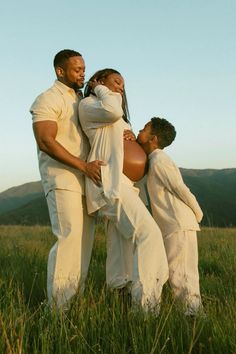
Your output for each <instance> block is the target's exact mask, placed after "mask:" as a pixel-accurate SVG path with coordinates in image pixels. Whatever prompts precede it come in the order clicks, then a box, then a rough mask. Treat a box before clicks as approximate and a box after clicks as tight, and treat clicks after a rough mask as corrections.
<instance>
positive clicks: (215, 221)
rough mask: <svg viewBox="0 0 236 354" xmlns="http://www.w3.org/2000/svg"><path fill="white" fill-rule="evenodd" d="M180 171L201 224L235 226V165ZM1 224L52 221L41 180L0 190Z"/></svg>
mask: <svg viewBox="0 0 236 354" xmlns="http://www.w3.org/2000/svg"><path fill="white" fill-rule="evenodd" d="M180 171H181V174H182V176H183V179H184V181H185V183H186V185H187V186H188V187H189V188H190V190H191V191H192V193H193V194H194V195H195V196H196V198H197V200H198V202H199V204H200V205H201V208H202V209H203V212H204V218H203V221H202V225H205V226H218V227H230V226H236V168H229V169H221V170H215V169H204V170H196V169H185V168H181V169H180ZM0 224H2V225H9V224H11V225H18V224H22V225H34V224H40V225H48V224H50V221H49V215H48V208H47V203H46V199H45V197H44V194H43V188H42V185H41V182H40V181H36V182H29V183H25V184H23V185H20V186H16V187H12V188H10V189H7V190H6V191H4V192H2V193H0Z"/></svg>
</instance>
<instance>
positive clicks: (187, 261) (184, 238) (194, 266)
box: [164, 231, 201, 314]
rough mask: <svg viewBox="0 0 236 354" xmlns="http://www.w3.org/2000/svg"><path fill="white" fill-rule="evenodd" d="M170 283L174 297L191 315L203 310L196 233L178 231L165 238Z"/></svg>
mask: <svg viewBox="0 0 236 354" xmlns="http://www.w3.org/2000/svg"><path fill="white" fill-rule="evenodd" d="M164 244H165V249H166V254H167V259H168V264H169V283H170V286H171V288H172V290H173V293H174V296H175V297H176V298H178V299H180V300H181V301H182V302H183V303H184V305H185V306H186V310H187V311H188V312H189V313H190V314H194V313H196V312H197V311H198V310H199V309H200V308H201V295H200V287H199V273H198V246H197V235H196V231H177V232H174V233H172V234H170V235H168V236H165V237H164Z"/></svg>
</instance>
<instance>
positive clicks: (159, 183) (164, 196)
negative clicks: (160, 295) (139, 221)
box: [147, 149, 203, 314]
mask: <svg viewBox="0 0 236 354" xmlns="http://www.w3.org/2000/svg"><path fill="white" fill-rule="evenodd" d="M147 188H148V193H149V198H150V203H151V210H152V213H153V217H154V219H155V221H156V222H157V224H158V225H159V227H160V229H161V231H162V235H163V239H164V245H165V250H166V254H167V259H168V264H169V282H170V285H171V287H172V289H173V293H174V295H175V296H176V297H177V298H179V299H181V300H182V302H183V303H184V304H185V306H186V307H187V311H189V313H190V314H191V313H192V314H194V313H196V312H197V311H198V310H199V309H200V307H201V296H200V288H199V273H198V247H197V236H196V231H197V230H200V228H199V225H198V222H200V221H201V219H202V216H203V214H202V211H201V208H200V206H199V205H198V202H197V200H196V198H195V197H194V195H193V194H192V193H191V192H190V190H189V189H188V187H187V186H186V185H185V184H184V182H183V179H182V176H181V174H180V171H179V169H178V167H177V166H176V165H175V164H174V162H173V161H172V160H171V158H170V157H169V156H168V155H167V154H166V153H165V152H164V151H162V150H159V149H156V150H154V151H153V152H152V153H151V154H150V155H149V171H148V175H147Z"/></svg>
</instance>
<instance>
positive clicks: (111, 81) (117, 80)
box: [101, 74, 125, 95]
mask: <svg viewBox="0 0 236 354" xmlns="http://www.w3.org/2000/svg"><path fill="white" fill-rule="evenodd" d="M101 84H103V85H105V86H106V87H108V88H109V90H111V91H112V92H118V93H120V94H121V95H123V93H124V86H125V82H124V79H123V77H122V76H121V75H119V74H110V75H109V76H107V77H106V78H105V79H101Z"/></svg>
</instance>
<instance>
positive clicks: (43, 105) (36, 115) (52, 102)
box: [30, 93, 61, 123]
mask: <svg viewBox="0 0 236 354" xmlns="http://www.w3.org/2000/svg"><path fill="white" fill-rule="evenodd" d="M58 103H59V102H58V98H57V97H56V96H54V95H50V94H45V93H43V94H41V95H39V96H38V97H37V98H36V100H35V101H34V103H33V104H32V106H31V107H30V113H31V114H32V120H33V123H36V122H41V121H46V120H50V121H54V122H57V121H58V117H59V116H60V115H61V110H60V108H59V107H60V104H58Z"/></svg>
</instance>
